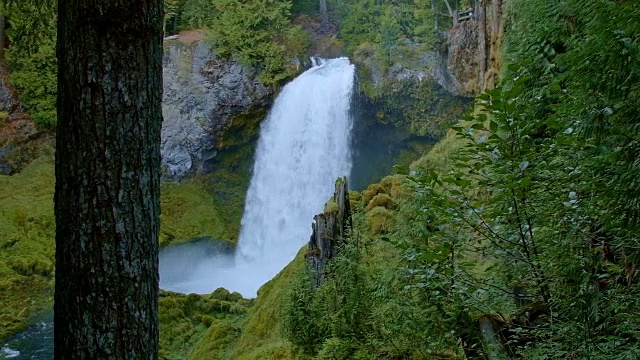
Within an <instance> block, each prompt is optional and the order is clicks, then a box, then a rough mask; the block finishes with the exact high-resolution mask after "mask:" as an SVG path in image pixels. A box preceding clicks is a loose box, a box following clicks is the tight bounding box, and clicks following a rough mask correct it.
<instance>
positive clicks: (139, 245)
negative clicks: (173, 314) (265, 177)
mask: <svg viewBox="0 0 640 360" xmlns="http://www.w3.org/2000/svg"><path fill="white" fill-rule="evenodd" d="M162 25H163V9H162V0H135V1H134V0H59V2H58V45H57V52H58V129H57V146H56V192H55V215H56V285H55V305H54V310H55V318H54V323H55V335H54V343H55V359H157V358H158V225H159V221H158V217H159V186H160V184H159V182H160V128H161V125H162V114H161V98H162Z"/></svg>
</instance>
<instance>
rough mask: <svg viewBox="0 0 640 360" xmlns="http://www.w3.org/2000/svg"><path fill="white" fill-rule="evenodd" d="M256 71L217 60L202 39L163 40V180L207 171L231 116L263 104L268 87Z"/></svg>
mask: <svg viewBox="0 0 640 360" xmlns="http://www.w3.org/2000/svg"><path fill="white" fill-rule="evenodd" d="M257 75H258V74H257V72H255V71H252V70H249V69H247V68H246V67H244V66H242V65H240V64H239V63H237V62H234V61H228V60H224V59H219V58H217V57H216V56H215V54H214V53H213V51H212V50H211V48H210V46H209V45H208V44H207V43H206V42H204V41H201V40H195V41H193V42H190V43H188V42H182V41H180V40H170V41H167V42H166V43H165V55H164V59H163V77H164V95H163V102H162V115H163V117H164V122H163V124H162V165H163V169H164V174H165V178H169V179H180V178H182V177H184V176H185V175H187V174H191V173H204V172H206V169H207V168H208V167H207V162H210V161H212V160H213V159H214V158H215V156H216V153H217V139H218V138H219V136H220V134H221V133H223V132H224V130H225V129H226V128H227V127H228V126H230V122H231V120H232V119H233V117H234V116H236V115H239V114H242V113H245V112H248V111H252V110H254V109H257V108H266V107H267V106H268V105H269V104H270V102H271V100H272V97H273V92H272V91H271V89H269V88H267V87H265V86H264V85H262V84H261V83H260V82H259V81H258V79H257Z"/></svg>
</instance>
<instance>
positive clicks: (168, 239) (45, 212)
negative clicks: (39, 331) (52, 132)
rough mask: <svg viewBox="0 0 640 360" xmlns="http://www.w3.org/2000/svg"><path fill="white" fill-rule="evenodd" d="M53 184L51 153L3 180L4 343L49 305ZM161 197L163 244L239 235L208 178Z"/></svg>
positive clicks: (0, 279) (0, 270) (0, 334)
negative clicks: (225, 213)
mask: <svg viewBox="0 0 640 360" xmlns="http://www.w3.org/2000/svg"><path fill="white" fill-rule="evenodd" d="M54 185H55V178H54V160H53V155H52V152H51V151H49V152H48V153H45V154H44V155H42V156H40V157H39V158H37V159H36V160H34V161H33V162H32V163H31V164H30V165H28V166H27V167H26V168H25V169H24V170H23V171H22V172H20V173H18V174H16V175H13V176H4V175H2V176H0V305H1V306H0V341H1V340H2V339H3V338H5V337H6V336H8V335H10V334H12V333H13V332H15V331H16V330H19V329H21V328H24V327H25V326H26V324H27V320H28V318H29V317H30V316H32V315H33V314H34V313H35V312H36V311H38V309H41V308H43V307H50V306H51V302H52V297H53V284H54V282H53V277H54V267H55V265H54V264H55V262H54V261H55V259H54V258H55V240H54V239H55V219H54V214H53V192H54ZM161 193H162V195H161V207H162V218H161V229H160V232H161V239H160V241H161V244H162V245H168V244H170V243H178V242H183V241H188V240H191V239H193V238H195V237H202V236H209V237H213V238H216V239H225V240H229V241H233V240H234V239H235V238H236V237H237V236H236V234H235V231H236V230H237V229H238V225H236V224H234V223H233V221H229V219H228V218H227V217H223V216H222V215H221V211H220V210H219V209H220V208H221V207H220V206H219V205H218V204H220V203H222V202H223V201H221V200H219V199H218V198H216V197H215V196H214V195H212V194H211V192H210V191H209V189H208V185H207V184H206V183H205V181H204V180H199V179H193V180H189V181H184V182H182V183H179V184H177V183H164V184H163V185H162V189H161ZM238 203H240V202H238ZM236 205H237V204H236ZM233 206H235V205H233ZM225 211H226V209H225ZM240 211H241V210H240ZM240 211H236V212H240ZM237 220H238V222H239V219H237Z"/></svg>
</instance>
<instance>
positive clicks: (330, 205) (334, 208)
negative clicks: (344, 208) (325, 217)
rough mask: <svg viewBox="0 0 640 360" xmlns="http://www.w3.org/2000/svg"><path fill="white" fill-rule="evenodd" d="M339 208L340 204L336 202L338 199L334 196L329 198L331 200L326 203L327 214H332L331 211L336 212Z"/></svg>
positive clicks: (325, 210)
mask: <svg viewBox="0 0 640 360" xmlns="http://www.w3.org/2000/svg"><path fill="white" fill-rule="evenodd" d="M338 210H340V209H339V208H338V204H337V203H336V199H334V198H333V197H332V198H331V199H329V201H327V203H326V204H324V211H323V212H324V213H325V214H330V213H336V212H338Z"/></svg>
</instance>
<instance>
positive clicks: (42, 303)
mask: <svg viewBox="0 0 640 360" xmlns="http://www.w3.org/2000/svg"><path fill="white" fill-rule="evenodd" d="M54 181H55V180H54V176H53V158H52V157H51V156H42V157H41V158H39V159H36V160H35V161H33V162H32V163H31V164H30V165H29V166H27V167H26V168H25V169H24V171H23V172H21V173H19V174H16V175H14V176H4V175H0V304H1V306H0V324H2V326H0V341H2V340H3V339H4V338H6V337H7V336H9V335H10V334H12V333H13V332H15V331H17V330H19V329H22V328H24V327H25V326H26V325H27V320H28V319H29V317H30V316H32V315H33V314H34V313H35V312H37V311H38V310H40V309H42V308H44V307H46V306H50V304H51V302H52V297H53V273H54V256H55V254H54V235H55V220H54V216H53V189H54Z"/></svg>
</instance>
